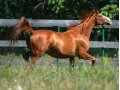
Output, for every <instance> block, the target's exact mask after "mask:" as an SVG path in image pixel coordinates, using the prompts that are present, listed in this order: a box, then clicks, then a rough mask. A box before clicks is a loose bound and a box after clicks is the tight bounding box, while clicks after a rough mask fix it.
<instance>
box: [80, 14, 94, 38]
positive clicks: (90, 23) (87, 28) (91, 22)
mask: <svg viewBox="0 0 120 90" xmlns="http://www.w3.org/2000/svg"><path fill="white" fill-rule="evenodd" d="M84 25H85V26H84V27H85V28H83V31H82V32H83V34H84V36H85V37H86V38H87V39H88V40H89V39H90V35H91V32H92V29H93V27H94V25H95V18H94V17H93V16H92V17H91V18H90V19H89V20H88V22H86V24H84Z"/></svg>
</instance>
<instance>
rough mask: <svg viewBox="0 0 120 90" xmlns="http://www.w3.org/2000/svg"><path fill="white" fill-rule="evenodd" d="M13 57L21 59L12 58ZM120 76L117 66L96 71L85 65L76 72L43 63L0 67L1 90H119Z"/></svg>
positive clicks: (107, 66)
mask: <svg viewBox="0 0 120 90" xmlns="http://www.w3.org/2000/svg"><path fill="white" fill-rule="evenodd" d="M7 57H9V56H7ZM1 58H4V59H5V57H0V59H1ZM12 58H15V59H19V58H18V57H16V56H14V57H9V59H12ZM20 58H21V57H20ZM6 59H8V58H6ZM118 74H119V70H118V66H115V65H111V64H106V65H104V66H103V65H101V66H96V67H95V68H93V67H91V66H86V65H82V66H76V67H75V68H74V69H70V68H69V67H68V66H66V67H65V66H64V67H62V66H59V67H57V66H55V65H51V66H49V65H48V64H44V65H35V66H33V67H32V68H31V69H29V70H25V69H24V67H23V65H15V64H9V65H5V64H4V65H3V64H1V65H0V90H118V86H119V77H118Z"/></svg>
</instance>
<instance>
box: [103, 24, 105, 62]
mask: <svg viewBox="0 0 120 90" xmlns="http://www.w3.org/2000/svg"><path fill="white" fill-rule="evenodd" d="M104 41H105V27H104V26H102V42H104ZM104 56H105V50H104V47H102V63H104Z"/></svg>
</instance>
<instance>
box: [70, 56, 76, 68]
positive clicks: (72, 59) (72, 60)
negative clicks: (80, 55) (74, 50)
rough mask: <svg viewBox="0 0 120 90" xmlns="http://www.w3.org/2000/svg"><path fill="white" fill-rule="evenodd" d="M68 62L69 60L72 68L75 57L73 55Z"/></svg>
mask: <svg viewBox="0 0 120 90" xmlns="http://www.w3.org/2000/svg"><path fill="white" fill-rule="evenodd" d="M69 62H70V67H72V68H73V67H74V66H75V59H74V57H72V58H70V59H69Z"/></svg>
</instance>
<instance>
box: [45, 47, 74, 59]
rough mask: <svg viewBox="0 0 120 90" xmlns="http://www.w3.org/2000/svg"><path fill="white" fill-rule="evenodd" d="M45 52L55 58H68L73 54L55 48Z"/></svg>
mask: <svg viewBox="0 0 120 90" xmlns="http://www.w3.org/2000/svg"><path fill="white" fill-rule="evenodd" d="M46 53H47V54H48V55H50V56H52V57H55V58H70V57H73V56H74V55H73V54H69V53H63V52H60V51H59V50H57V49H50V50H48V51H47V52H46Z"/></svg>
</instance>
